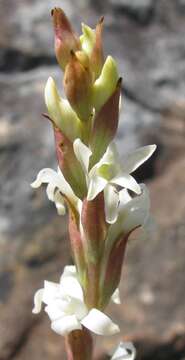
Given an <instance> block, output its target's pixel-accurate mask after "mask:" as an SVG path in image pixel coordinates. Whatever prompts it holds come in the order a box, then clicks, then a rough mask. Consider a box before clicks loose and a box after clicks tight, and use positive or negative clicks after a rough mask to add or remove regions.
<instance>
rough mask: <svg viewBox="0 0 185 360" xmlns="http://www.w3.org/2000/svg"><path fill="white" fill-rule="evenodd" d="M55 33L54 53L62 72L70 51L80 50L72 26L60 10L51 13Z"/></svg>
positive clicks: (55, 9) (78, 41) (56, 9)
mask: <svg viewBox="0 0 185 360" xmlns="http://www.w3.org/2000/svg"><path fill="white" fill-rule="evenodd" d="M51 15H52V17H53V25H54V32H55V53H56V58H57V60H58V63H59V65H60V66H61V68H62V69H63V70H64V69H65V66H66V64H67V63H68V61H69V57H70V53H71V50H73V51H77V50H80V49H81V44H80V40H79V38H78V36H77V35H76V34H75V32H74V30H73V29H72V26H71V24H70V22H69V20H68V18H67V16H66V15H65V13H64V11H63V10H62V9H60V8H54V9H53V10H52V12H51Z"/></svg>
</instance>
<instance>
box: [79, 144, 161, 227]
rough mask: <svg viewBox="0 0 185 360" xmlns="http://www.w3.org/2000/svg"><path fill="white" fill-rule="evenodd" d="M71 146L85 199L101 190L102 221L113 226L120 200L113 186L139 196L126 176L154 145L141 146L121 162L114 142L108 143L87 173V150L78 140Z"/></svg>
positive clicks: (137, 165) (153, 148)
mask: <svg viewBox="0 0 185 360" xmlns="http://www.w3.org/2000/svg"><path fill="white" fill-rule="evenodd" d="M73 147H74V152H75V155H76V157H77V159H78V160H79V162H80V163H81V165H82V168H83V170H84V172H85V175H86V180H87V186H88V194H87V200H89V201H90V200H93V199H94V198H95V197H96V196H97V195H98V194H99V193H100V192H101V191H104V198H105V214H106V221H107V222H108V223H110V224H112V223H115V222H116V220H117V217H118V204H119V201H120V199H119V192H118V191H117V187H118V186H119V187H122V188H125V189H128V190H132V191H133V192H135V193H136V194H141V188H140V186H139V184H138V183H137V182H136V180H135V179H134V178H133V176H131V175H130V174H131V173H132V172H133V171H135V170H136V169H137V168H138V167H139V166H140V165H142V164H143V163H144V162H145V161H146V160H148V158H149V157H150V156H151V155H152V154H153V152H154V151H155V149H156V145H148V146H144V147H141V148H139V149H137V150H135V151H134V152H133V153H131V154H128V155H127V156H124V157H123V158H122V161H121V160H120V158H119V155H118V152H117V149H116V145H115V143H111V144H110V145H109V146H108V148H107V150H106V152H105V154H104V155H103V157H102V158H101V159H100V161H99V162H98V163H97V164H95V165H94V166H93V167H92V169H90V170H89V162H90V157H91V155H92V152H91V150H90V149H89V148H88V147H87V146H86V145H84V144H83V143H82V141H81V140H80V139H76V140H75V141H74V143H73Z"/></svg>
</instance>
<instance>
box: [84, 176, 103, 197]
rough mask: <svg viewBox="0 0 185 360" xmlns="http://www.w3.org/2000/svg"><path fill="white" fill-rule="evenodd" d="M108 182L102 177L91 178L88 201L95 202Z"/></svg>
mask: <svg viewBox="0 0 185 360" xmlns="http://www.w3.org/2000/svg"><path fill="white" fill-rule="evenodd" d="M107 183H108V181H107V180H106V179H103V178H102V177H100V176H94V177H93V178H91V180H90V183H89V188H88V194H87V200H88V201H90V200H93V199H94V198H95V197H96V196H97V195H98V194H99V193H100V192H101V191H102V190H103V189H104V188H105V186H106V185H107Z"/></svg>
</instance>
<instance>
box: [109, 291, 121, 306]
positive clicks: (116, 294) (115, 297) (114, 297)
mask: <svg viewBox="0 0 185 360" xmlns="http://www.w3.org/2000/svg"><path fill="white" fill-rule="evenodd" d="M111 300H112V301H113V302H114V303H115V304H118V305H119V304H121V299H120V293H119V289H118V288H117V289H116V290H115V291H114V293H113V294H112V296H111Z"/></svg>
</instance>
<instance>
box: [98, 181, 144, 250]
mask: <svg viewBox="0 0 185 360" xmlns="http://www.w3.org/2000/svg"><path fill="white" fill-rule="evenodd" d="M140 187H141V194H140V195H137V196H135V197H133V198H132V197H131V196H130V194H129V193H128V191H127V190H126V189H122V190H121V191H120V192H119V199H120V203H119V208H118V218H117V221H116V222H115V223H114V224H112V225H111V226H110V228H109V232H108V237H107V241H106V244H107V248H106V250H105V251H106V252H107V254H108V253H109V252H110V251H111V248H112V245H113V243H114V241H115V240H116V239H118V238H119V236H120V235H125V236H126V235H128V234H129V233H130V232H131V231H132V230H134V229H136V228H137V227H139V226H142V227H143V228H145V227H146V228H147V227H148V223H149V222H150V220H151V216H150V197H149V192H148V189H147V187H146V185H144V184H140Z"/></svg>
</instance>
